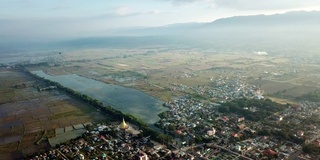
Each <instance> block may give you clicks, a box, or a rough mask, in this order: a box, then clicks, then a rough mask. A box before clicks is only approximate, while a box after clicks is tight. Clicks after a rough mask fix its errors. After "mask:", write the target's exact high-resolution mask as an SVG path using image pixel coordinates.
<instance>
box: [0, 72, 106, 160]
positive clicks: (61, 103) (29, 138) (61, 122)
mask: <svg viewBox="0 0 320 160" xmlns="http://www.w3.org/2000/svg"><path fill="white" fill-rule="evenodd" d="M0 77H1V78H0V157H1V158H3V159H20V158H22V157H23V156H24V155H30V154H32V153H35V152H38V151H39V150H41V149H46V148H48V147H50V144H49V142H48V139H49V138H53V137H55V136H56V132H55V130H56V129H59V128H60V129H62V130H64V132H67V130H66V128H68V127H69V128H70V127H71V128H72V129H71V130H76V129H77V128H76V127H73V126H77V125H82V126H83V124H87V123H91V122H92V121H102V120H105V117H104V116H103V115H102V114H100V113H99V112H97V111H95V110H94V109H93V108H91V107H90V106H87V105H85V104H83V103H80V102H79V101H77V100H75V99H73V98H71V97H69V96H67V95H65V94H64V93H61V92H59V91H58V90H46V91H38V89H37V88H39V87H40V88H41V87H45V84H42V82H39V81H37V80H35V79H33V77H31V76H29V75H27V74H26V73H23V72H21V71H18V70H14V69H7V68H1V69H0ZM83 127H84V126H83ZM83 127H82V128H83Z"/></svg>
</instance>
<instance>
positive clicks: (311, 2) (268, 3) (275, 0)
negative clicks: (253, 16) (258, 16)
mask: <svg viewBox="0 0 320 160" xmlns="http://www.w3.org/2000/svg"><path fill="white" fill-rule="evenodd" d="M166 1H169V2H171V3H172V4H177V5H184V4H188V3H202V4H203V5H207V6H209V7H210V8H225V9H237V10H279V9H280V10H281V9H297V8H314V7H315V6H317V7H319V6H320V1H319V0H264V1H261V0H166ZM319 9H320V8H319Z"/></svg>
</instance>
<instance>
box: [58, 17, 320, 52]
mask: <svg viewBox="0 0 320 160" xmlns="http://www.w3.org/2000/svg"><path fill="white" fill-rule="evenodd" d="M101 35H107V36H102V37H89V38H80V39H74V40H68V41H63V42H59V43H55V46H61V47H62V48H88V47H89V48H95V47H110V46H115V47H134V46H139V47H140V46H148V45H165V46H189V47H199V48H209V49H213V50H217V51H230V52H242V51H243V52H254V51H266V52H268V53H271V54H273V53H283V54H286V53H318V52H320V45H319V44H320V36H319V35H320V11H311V12H306V11H296V12H288V13H285V14H274V15H254V16H236V17H229V18H222V19H218V20H215V21H213V22H210V23H182V24H172V25H166V26H160V27H139V28H125V29H123V28H122V29H114V30H108V31H105V33H101Z"/></svg>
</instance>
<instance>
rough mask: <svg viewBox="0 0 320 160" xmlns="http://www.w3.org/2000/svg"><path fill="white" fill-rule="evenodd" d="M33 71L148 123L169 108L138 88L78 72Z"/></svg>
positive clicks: (156, 119)
mask: <svg viewBox="0 0 320 160" xmlns="http://www.w3.org/2000/svg"><path fill="white" fill-rule="evenodd" d="M32 73H34V74H36V75H38V76H40V77H43V78H45V79H48V80H51V81H55V82H58V83H60V84H61V85H63V86H65V87H68V88H71V89H73V90H75V91H77V92H80V93H82V94H86V95H88V96H90V97H92V98H94V99H97V100H100V101H101V102H103V103H104V104H105V105H110V106H112V107H114V108H115V109H117V110H120V111H122V112H124V113H129V114H132V115H134V116H137V117H139V118H141V119H142V120H143V121H144V122H146V123H148V124H153V123H155V122H157V121H158V120H160V118H159V117H158V114H159V113H161V112H164V111H166V110H167V108H165V107H163V106H162V104H163V102H162V101H160V100H158V99H156V98H154V97H152V96H150V95H148V94H145V93H143V92H141V91H139V90H136V89H132V88H127V87H122V86H117V85H111V84H106V83H102V82H99V81H96V80H93V79H89V78H85V77H81V76H78V75H76V74H70V75H59V76H51V75H48V74H46V73H44V72H43V71H32Z"/></svg>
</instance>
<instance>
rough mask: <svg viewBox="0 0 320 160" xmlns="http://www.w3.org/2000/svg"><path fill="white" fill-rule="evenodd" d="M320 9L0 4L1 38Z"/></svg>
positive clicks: (294, 5)
mask: <svg viewBox="0 0 320 160" xmlns="http://www.w3.org/2000/svg"><path fill="white" fill-rule="evenodd" d="M297 10H306V11H311V10H320V1H319V0H265V1H261V0H0V28H1V30H0V38H1V39H8V40H12V39H13V40H19V39H25V38H29V39H58V38H70V37H90V36H99V35H100V36H104V35H108V34H109V33H110V32H112V29H117V28H128V27H155V26H163V25H168V24H174V23H188V22H199V23H202V22H212V21H214V20H216V19H219V18H225V17H231V16H240V15H256V14H275V13H285V12H287V11H297Z"/></svg>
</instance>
